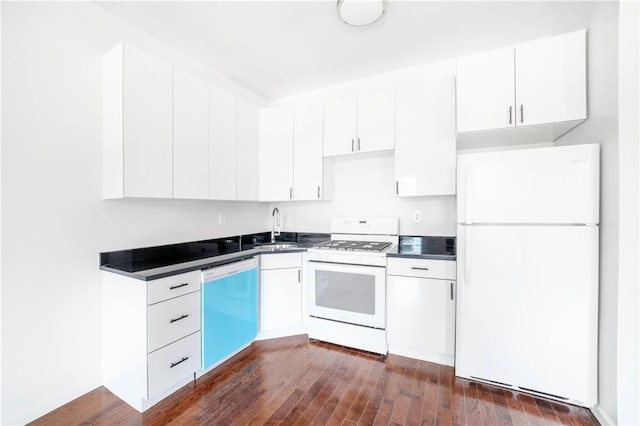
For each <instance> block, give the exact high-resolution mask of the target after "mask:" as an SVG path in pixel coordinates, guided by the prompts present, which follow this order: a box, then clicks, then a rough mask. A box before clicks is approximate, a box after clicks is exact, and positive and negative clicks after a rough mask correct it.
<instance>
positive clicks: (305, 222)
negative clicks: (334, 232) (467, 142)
mask: <svg viewBox="0 0 640 426" xmlns="http://www.w3.org/2000/svg"><path fill="white" fill-rule="evenodd" d="M334 169H335V170H334V179H335V183H334V184H335V189H334V198H333V200H331V201H321V202H318V201H309V202H288V203H279V204H278V203H272V204H271V208H273V207H276V206H277V207H278V209H279V210H280V213H281V215H282V226H283V230H286V231H310V232H330V229H329V225H330V219H331V218H332V217H337V216H397V217H399V219H400V233H402V234H408V235H455V202H456V200H455V197H453V196H441V197H415V198H409V197H396V196H395V187H394V185H395V177H394V170H393V156H392V155H391V154H378V155H372V154H369V155H359V156H356V157H353V158H350V157H342V158H335V160H334ZM413 211H420V212H421V214H422V221H421V222H420V223H414V222H413V220H412V213H413ZM452 215H453V216H452Z"/></svg>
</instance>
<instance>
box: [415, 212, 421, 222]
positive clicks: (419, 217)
mask: <svg viewBox="0 0 640 426" xmlns="http://www.w3.org/2000/svg"><path fill="white" fill-rule="evenodd" d="M421 220H422V212H421V211H420V210H414V211H413V221H414V222H415V223H418V222H420V221H421Z"/></svg>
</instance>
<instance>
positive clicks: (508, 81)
mask: <svg viewBox="0 0 640 426" xmlns="http://www.w3.org/2000/svg"><path fill="white" fill-rule="evenodd" d="M513 51H514V48H513V47H508V48H503V49H496V50H492V51H488V52H483V53H480V54H477V55H473V56H467V57H464V58H460V59H459V60H458V73H457V74H458V79H457V90H456V93H457V113H458V115H457V120H458V132H473V131H477V130H489V129H502V128H506V127H514V125H515V119H516V117H515V113H516V111H515V109H514V108H515V107H514V102H515V94H514V88H515V82H514V53H513Z"/></svg>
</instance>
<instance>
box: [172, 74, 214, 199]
mask: <svg viewBox="0 0 640 426" xmlns="http://www.w3.org/2000/svg"><path fill="white" fill-rule="evenodd" d="M208 90H209V85H208V84H207V83H206V82H205V81H204V80H201V79H199V78H197V77H196V76H193V75H191V74H189V73H187V72H184V71H180V70H178V69H176V70H174V74H173V198H195V199H206V198H207V197H208V195H209V123H208V121H209V100H208V98H209V94H208Z"/></svg>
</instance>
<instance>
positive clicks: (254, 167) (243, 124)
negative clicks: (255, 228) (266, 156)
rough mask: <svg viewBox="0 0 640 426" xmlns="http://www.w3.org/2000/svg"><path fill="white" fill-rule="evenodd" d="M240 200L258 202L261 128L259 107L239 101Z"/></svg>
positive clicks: (242, 100) (238, 178) (238, 177)
mask: <svg viewBox="0 0 640 426" xmlns="http://www.w3.org/2000/svg"><path fill="white" fill-rule="evenodd" d="M237 124H238V127H237V135H238V136H237V137H238V140H237V143H238V149H237V155H238V166H237V167H238V170H237V172H238V173H237V185H238V188H237V192H238V200H248V201H257V200H258V190H259V188H258V167H259V164H258V163H259V127H260V117H259V109H258V107H257V106H255V105H252V104H250V103H249V102H247V101H245V100H244V99H238V122H237Z"/></svg>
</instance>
